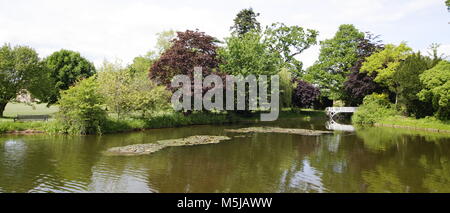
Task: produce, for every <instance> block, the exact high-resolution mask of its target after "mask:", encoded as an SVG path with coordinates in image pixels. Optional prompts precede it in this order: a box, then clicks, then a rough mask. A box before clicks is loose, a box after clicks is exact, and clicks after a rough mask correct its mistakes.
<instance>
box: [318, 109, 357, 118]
mask: <svg viewBox="0 0 450 213" xmlns="http://www.w3.org/2000/svg"><path fill="white" fill-rule="evenodd" d="M356 110H358V107H327V108H326V109H325V112H326V113H327V115H328V116H330V118H331V119H333V117H334V116H335V115H337V114H339V113H354V112H356Z"/></svg>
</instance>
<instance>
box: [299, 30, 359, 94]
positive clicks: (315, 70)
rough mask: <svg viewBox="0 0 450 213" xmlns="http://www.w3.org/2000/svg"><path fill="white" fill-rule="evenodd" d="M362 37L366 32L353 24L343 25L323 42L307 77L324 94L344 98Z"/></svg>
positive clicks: (307, 72)
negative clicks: (347, 81)
mask: <svg viewBox="0 0 450 213" xmlns="http://www.w3.org/2000/svg"><path fill="white" fill-rule="evenodd" d="M362 38H364V33H362V32H360V31H359V30H358V29H356V28H355V27H354V26H353V25H349V24H344V25H341V26H340V27H339V30H338V31H337V32H336V34H335V36H334V37H333V38H331V39H328V40H325V41H322V42H321V49H320V54H319V59H318V61H316V62H315V64H314V65H313V66H311V67H309V68H308V70H307V71H306V76H305V79H307V80H309V81H311V83H313V84H317V85H319V87H320V90H321V92H322V93H323V95H325V96H328V97H330V98H331V99H332V100H341V99H343V98H344V89H343V87H344V82H345V80H346V77H347V75H348V74H349V73H350V68H351V67H353V66H354V65H355V63H356V61H357V60H358V55H357V54H358V44H359V40H360V39H362Z"/></svg>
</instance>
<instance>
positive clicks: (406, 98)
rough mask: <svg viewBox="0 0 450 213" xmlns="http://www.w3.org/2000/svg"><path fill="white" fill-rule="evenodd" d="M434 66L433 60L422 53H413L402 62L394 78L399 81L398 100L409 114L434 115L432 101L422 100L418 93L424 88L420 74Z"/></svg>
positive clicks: (421, 116) (417, 115) (417, 116)
mask: <svg viewBox="0 0 450 213" xmlns="http://www.w3.org/2000/svg"><path fill="white" fill-rule="evenodd" d="M431 66H432V60H431V59H430V58H428V57H424V56H422V55H421V54H420V53H417V54H413V55H411V56H409V57H408V58H406V59H405V60H404V61H402V62H401V64H400V66H399V67H398V70H397V72H395V73H394V77H393V78H394V79H396V81H397V82H398V97H399V98H398V102H399V104H400V105H401V106H402V107H404V108H405V112H406V114H407V115H408V116H413V115H414V116H415V117H416V118H423V117H425V116H430V115H433V106H432V104H431V101H420V100H419V97H418V96H417V93H419V92H420V91H421V90H422V89H423V84H422V83H421V82H420V79H419V75H420V74H422V73H423V72H424V71H425V70H428V69H429V68H431Z"/></svg>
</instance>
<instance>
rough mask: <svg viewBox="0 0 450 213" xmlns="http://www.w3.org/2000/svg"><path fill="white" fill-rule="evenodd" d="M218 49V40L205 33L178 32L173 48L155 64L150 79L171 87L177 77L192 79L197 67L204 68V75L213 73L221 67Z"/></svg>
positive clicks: (151, 69)
mask: <svg viewBox="0 0 450 213" xmlns="http://www.w3.org/2000/svg"><path fill="white" fill-rule="evenodd" d="M217 48H218V47H217V44H216V39H215V38H214V37H212V36H209V35H207V34H205V33H203V32H199V31H191V30H187V31H186V32H178V33H177V38H175V39H174V40H173V41H172V46H171V47H170V48H169V49H167V50H166V51H165V52H164V53H163V54H162V55H161V57H160V58H159V59H158V60H157V61H155V63H153V65H152V67H151V68H150V72H149V77H150V78H151V79H154V80H155V81H156V82H161V83H162V84H164V85H167V86H168V87H169V86H170V83H171V80H172V78H173V77H174V76H176V75H181V74H185V75H189V76H190V77H191V78H192V77H193V73H194V67H196V66H199V67H202V68H203V73H204V74H207V73H211V72H212V71H213V70H214V69H216V68H217V67H218V66H219V60H218V59H217V53H216V50H217Z"/></svg>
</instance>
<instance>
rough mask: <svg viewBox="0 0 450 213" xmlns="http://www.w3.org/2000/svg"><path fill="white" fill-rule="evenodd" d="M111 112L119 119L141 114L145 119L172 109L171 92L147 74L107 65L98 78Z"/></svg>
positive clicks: (112, 64) (100, 89) (115, 65)
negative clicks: (169, 108)
mask: <svg viewBox="0 0 450 213" xmlns="http://www.w3.org/2000/svg"><path fill="white" fill-rule="evenodd" d="M97 80H98V82H99V92H100V93H101V94H102V95H103V96H104V97H105V103H106V105H107V106H108V110H109V111H111V112H113V113H116V114H117V117H118V118H123V115H129V114H131V113H133V112H139V113H140V114H141V115H142V117H145V116H146V115H148V114H151V113H152V112H154V111H156V110H164V109H166V108H168V107H169V106H170V102H169V101H170V96H171V94H170V92H169V91H168V90H166V88H165V87H164V86H157V85H156V83H155V82H153V81H151V80H149V79H148V78H147V76H146V73H132V72H131V71H130V70H128V69H126V68H123V67H121V65H120V64H118V63H109V62H105V63H104V64H103V66H102V68H101V72H100V73H99V74H98V78H97Z"/></svg>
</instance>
